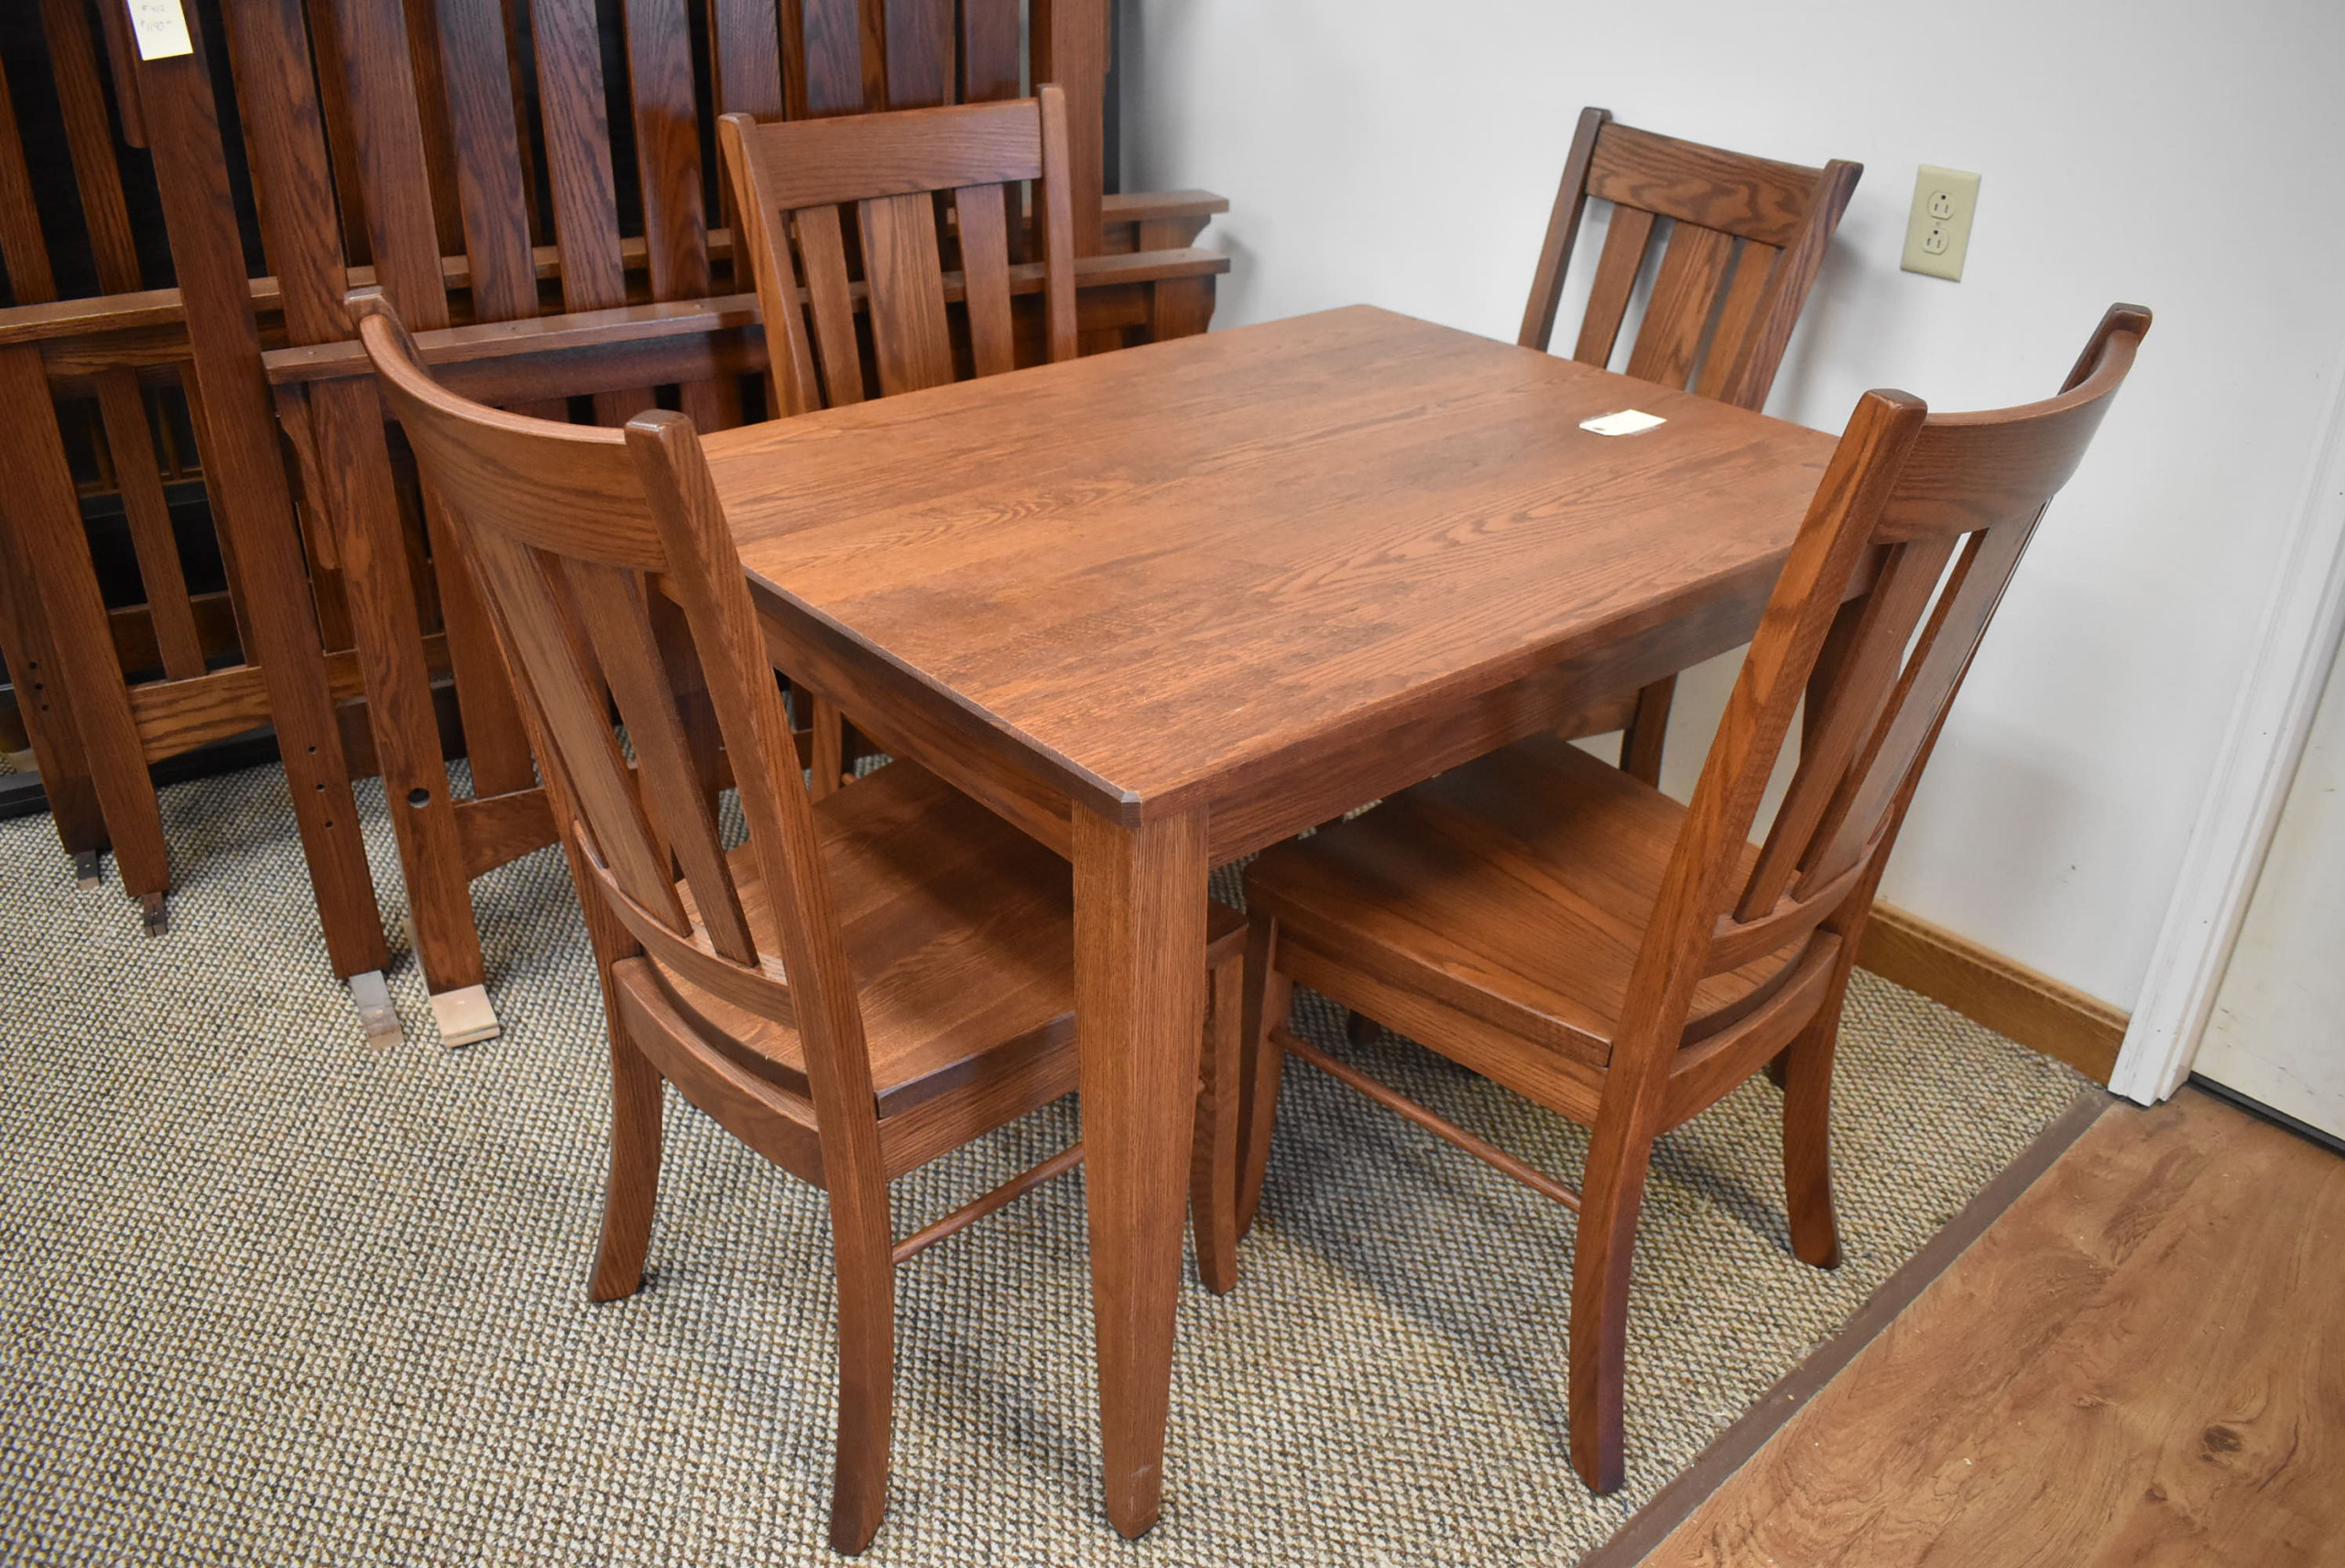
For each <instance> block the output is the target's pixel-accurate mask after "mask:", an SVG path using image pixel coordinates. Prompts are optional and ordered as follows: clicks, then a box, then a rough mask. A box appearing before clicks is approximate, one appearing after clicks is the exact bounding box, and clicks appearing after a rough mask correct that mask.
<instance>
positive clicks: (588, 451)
mask: <svg viewBox="0 0 2345 1568" xmlns="http://www.w3.org/2000/svg"><path fill="white" fill-rule="evenodd" d="M348 304H349V309H350V311H351V314H352V316H353V318H354V322H355V324H356V328H357V332H358V336H359V340H360V342H361V343H363V344H364V345H365V350H366V353H367V356H368V358H369V359H370V361H372V363H373V365H374V366H375V370H376V378H377V383H378V385H379V387H381V389H382V392H383V395H384V397H385V399H386V401H387V403H388V404H389V405H390V407H391V409H392V411H393V412H394V413H395V414H396V415H397V416H398V419H399V422H400V423H401V425H402V426H403V427H404V428H405V429H406V430H407V432H408V438H409V442H410V444H411V445H412V446H413V447H414V449H415V452H416V459H417V463H418V465H419V468H420V472H421V474H423V476H424V478H425V480H426V482H427V483H428V484H429V485H431V488H432V489H433V491H434V492H435V493H436V494H437V495H438V496H439V497H440V498H441V500H442V502H443V503H444V504H445V505H446V506H447V508H448V511H449V514H450V516H451V517H452V518H453V520H454V526H455V528H456V530H457V532H458V534H459V535H460V536H461V538H462V539H463V541H464V556H465V559H466V561H468V563H469V564H470V566H471V568H472V570H473V572H474V576H475V578H476V580H477V582H478V584H479V586H480V588H481V591H482V597H483V598H484V600H485V603H486V605H487V607H488V610H489V618H490V621H491V623H492V625H493V626H494V627H495V629H496V636H497V639H498V642H499V644H500V646H501V648H502V649H503V652H504V654H505V657H506V659H507V662H508V663H509V664H510V666H511V668H512V670H513V671H514V673H515V675H516V677H517V678H518V687H519V688H520V691H521V693H522V697H523V701H522V703H521V710H522V714H523V718H524V721H525V723H526V724H528V726H529V730H530V732H531V733H530V739H531V741H532V743H533V744H534V745H535V746H536V748H537V751H538V755H539V757H540V761H541V763H542V764H543V766H544V768H545V771H546V773H547V775H548V779H549V792H550V796H551V799H552V800H554V801H555V802H556V803H558V804H559V805H560V806H561V807H562V820H561V821H560V822H559V823H558V826H559V828H560V830H561V833H562V839H563V843H564V846H565V848H566V849H567V850H568V851H569V852H570V854H571V856H572V863H573V869H575V870H577V871H578V872H579V873H580V879H579V882H580V885H579V889H578V891H579V896H580V898H581V899H582V901H584V902H587V903H588V904H589V905H590V907H596V906H599V907H601V908H603V909H606V910H607V911H608V912H609V913H610V914H611V915H613V916H615V917H616V920H617V921H618V922H619V923H620V924H621V925H624V926H625V927H626V929H627V933H628V934H629V935H630V936H631V937H632V938H633V940H634V941H635V942H637V943H639V944H640V945H641V947H642V948H643V949H644V950H645V951H646V952H648V953H650V954H651V955H652V956H653V957H654V958H656V959H658V960H659V961H660V964H662V965H663V966H665V967H667V968H670V969H672V970H674V971H675V972H676V973H678V974H679V975H682V976H684V977H685V978H687V979H689V980H690V981H692V982H693V984H694V985H700V986H702V987H704V989H706V990H708V991H710V992H711V993H713V994H714V995H716V996H720V997H722V998H724V999H725V1000H726V1001H728V1002H730V1003H733V1004H734V1005H736V1006H739V1007H745V1008H747V1009H749V1010H750V1011H752V1012H755V1013H757V1014H758V1015H759V1016H761V1017H764V1018H769V1019H771V1020H773V1021H775V1022H777V1023H780V1024H783V1025H785V1026H788V1027H791V1028H794V1029H797V1030H798V1031H799V1035H800V1038H801V1040H802V1042H803V1045H804V1051H805V1059H806V1073H807V1079H808V1083H809V1086H810V1088H811V1089H812V1090H813V1099H814V1103H815V1113H816V1121H817V1127H818V1131H819V1135H820V1138H821V1139H822V1144H823V1157H824V1160H825V1169H826V1170H827V1171H836V1172H838V1173H839V1175H840V1178H841V1181H844V1182H846V1183H848V1184H851V1185H855V1184H859V1178H861V1177H865V1176H870V1175H871V1174H872V1173H874V1172H877V1171H879V1170H880V1165H879V1152H878V1119H877V1112H876V1108H875V1102H874V1099H873V1094H872V1078H871V1067H870V1060H869V1054H868V1051H867V1047H866V1042H865V1038H864V1031H863V1019H862V1012H861V1007H860V1003H859V999H858V996H857V993H856V986H855V983H854V976H853V974H852V971H851V969H850V967H849V964H848V961H847V958H846V950H845V940H844V937H843V934H842V933H841V931H840V929H839V924H838V919H837V914H836V910H835V908H834V902H833V898H832V890H831V886H830V879H829V876H828V873H827V872H826V870H825V868H824V866H823V859H822V853H821V848H820V841H819V839H818V837H817V835H816V831H815V826H814V821H813V805H812V802H811V800H809V798H808V796H807V791H806V784H805V779H804V777H803V775H802V773H801V771H800V769H799V768H798V765H797V755H798V754H797V748H796V745H795V743H794V741H793V740H792V738H791V733H790V725H789V719H788V715H787V713H786V712H785V711H784V709H783V707H782V703H781V697H780V691H779V690H778V688H777V687H776V686H775V683H774V681H773V679H772V675H771V673H770V666H769V661H768V660H767V659H766V657H765V653H764V645H763V639H762V637H761V635H760V633H759V631H758V620H757V612H756V608H755V606H754V605H753V604H751V602H750V599H749V593H748V584H747V577H746V576H745V574H744V572H743V570H742V567H741V562H740V558H739V555H738V554H737V552H736V550H735V548H734V545H733V541H732V537H731V534H730V533H729V531H728V530H727V528H726V527H725V517H724V509H723V506H722V503H721V502H720V501H719V500H718V498H717V495H716V493H715V489H714V485H713V483H712V482H711V480H710V478H709V474H708V469H707V463H706V459H705V457H704V454H703V452H702V451H701V448H700V442H699V438H698V435H697V433H696V432H695V430H694V429H693V424H692V422H691V420H690V419H687V418H685V417H684V416H683V415H682V414H677V413H672V412H668V411H665V410H652V411H650V412H647V413H644V414H640V415H638V416H637V417H636V418H635V419H632V420H631V421H629V423H628V424H627V427H626V429H625V430H608V429H604V428H601V427H597V426H580V425H569V424H561V423H556V422H553V421H551V420H545V419H532V418H529V417H528V416H524V415H518V414H511V413H507V412H504V411H502V410H499V409H495V408H487V407H485V406H483V405H480V404H477V403H473V402H471V401H469V400H467V399H464V398H462V397H457V396H456V395H454V394H453V393H451V392H448V391H447V390H446V389H444V388H442V387H440V386H439V385H438V384H437V383H436V382H434V381H433V380H432V379H431V376H430V373H429V372H428V371H427V370H426V369H425V368H424V367H423V365H421V363H420V361H419V360H418V359H417V358H416V357H415V354H414V345H413V343H411V341H410V340H409V339H408V337H407V334H406V332H405V330H404V328H403V327H402V326H401V324H400V322H399V321H398V315H397V313H396V311H394V310H393V309H392V307H391V305H390V303H389V301H388V300H387V299H385V298H384V297H383V295H382V293H381V291H380V290H379V289H357V290H354V291H353V292H352V293H351V295H350V296H349V299H348ZM655 576H657V577H659V578H660V579H661V580H662V581H664V582H665V583H666V584H667V585H668V586H669V588H670V590H671V592H672V593H674V595H675V597H676V598H677V599H678V600H679V601H680V603H681V604H682V607H683V619H684V623H685V626H686V627H687V629H688V632H689V635H690V640H691V642H692V645H693V654H694V656H695V658H696V659H698V661H699V664H700V666H701V674H702V676H703V678H704V681H705V682H706V689H707V693H708V698H709V702H710V704H711V706H712V707H713V709H714V713H715V716H716V722H717V728H718V731H719V734H720V735H722V737H723V740H724V743H725V753H726V756H727V757H728V758H729V759H730V761H731V763H732V766H733V770H734V777H735V780H736V784H737V785H738V786H739V789H740V797H741V804H742V810H743V813H744V815H745V816H746V817H747V819H748V822H749V831H750V844H749V851H750V854H751V855H752V856H754V857H755V860H756V863H757V866H758V870H759V872H760V875H761V879H762V882H763V885H764V887H765V889H766V892H767V898H768V902H769V907H770V909H771V913H772V916H773V925H774V931H775V933H776V936H777V939H778V945H779V946H780V952H779V953H773V954H770V955H769V954H766V953H760V952H759V951H758V946H757V942H756V940H755V938H754V936H753V934H752V931H751V929H750V926H749V924H748V920H747V914H746V911H745V909H744V906H743V904H742V901H741V898H740V894H739V889H738V887H736V883H735V880H734V877H733V875H732V872H731V869H730V866H729V863H728V861H727V858H726V856H725V854H724V851H723V849H722V847H721V844H720V842H719V839H718V836H717V832H716V824H715V822H714V816H713V814H712V812H711V811H710V807H709V801H708V800H707V797H706V795H705V794H704V791H703V790H702V789H700V788H699V787H698V785H699V780H698V777H697V775H696V773H695V771H694V769H693V765H692V762H691V758H690V754H689V746H688V743H687V741H686V739H685V736H684V733H683V726H682V722H681V720H680V717H679V715H678V713H677V712H676V709H675V705H674V697H673V693H672V691H671V690H670V689H669V688H668V686H667V683H666V679H665V666H664V663H663V661H662V659H661V656H660V648H659V645H658V639H657V637H656V636H655V634H654V632H653V630H652V625H651V621H650V618H649V598H648V596H649V593H650V592H652V591H653V590H652V589H651V587H650V580H651V579H652V578H653V577H655ZM612 705H616V709H617V713H618V716H619V719H620V720H621V721H622V722H623V723H624V724H626V725H627V737H628V740H629V743H630V745H631V746H632V749H633V751H634V753H635V761H634V763H633V765H632V767H630V765H629V763H628V761H627V757H625V755H624V754H623V753H622V752H621V751H620V749H619V746H618V739H617V736H616V734H615V733H614V732H613V730H612V728H611V724H610V719H609V713H610V707H611V706H612ZM679 867H681V868H682V871H683V874H684V880H683V887H684V889H686V890H688V891H689V893H690V894H691V904H690V905H689V907H688V906H687V905H686V903H685V901H684V899H683V897H682V894H681V893H680V890H679V887H678V885H677V884H676V882H675V881H674V879H673V878H674V874H675V871H676V870H677V869H678V868H679ZM600 945H602V944H601V943H599V942H598V946H600ZM837 1190H838V1188H837V1187H836V1186H834V1192H836V1191H837Z"/></svg>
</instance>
